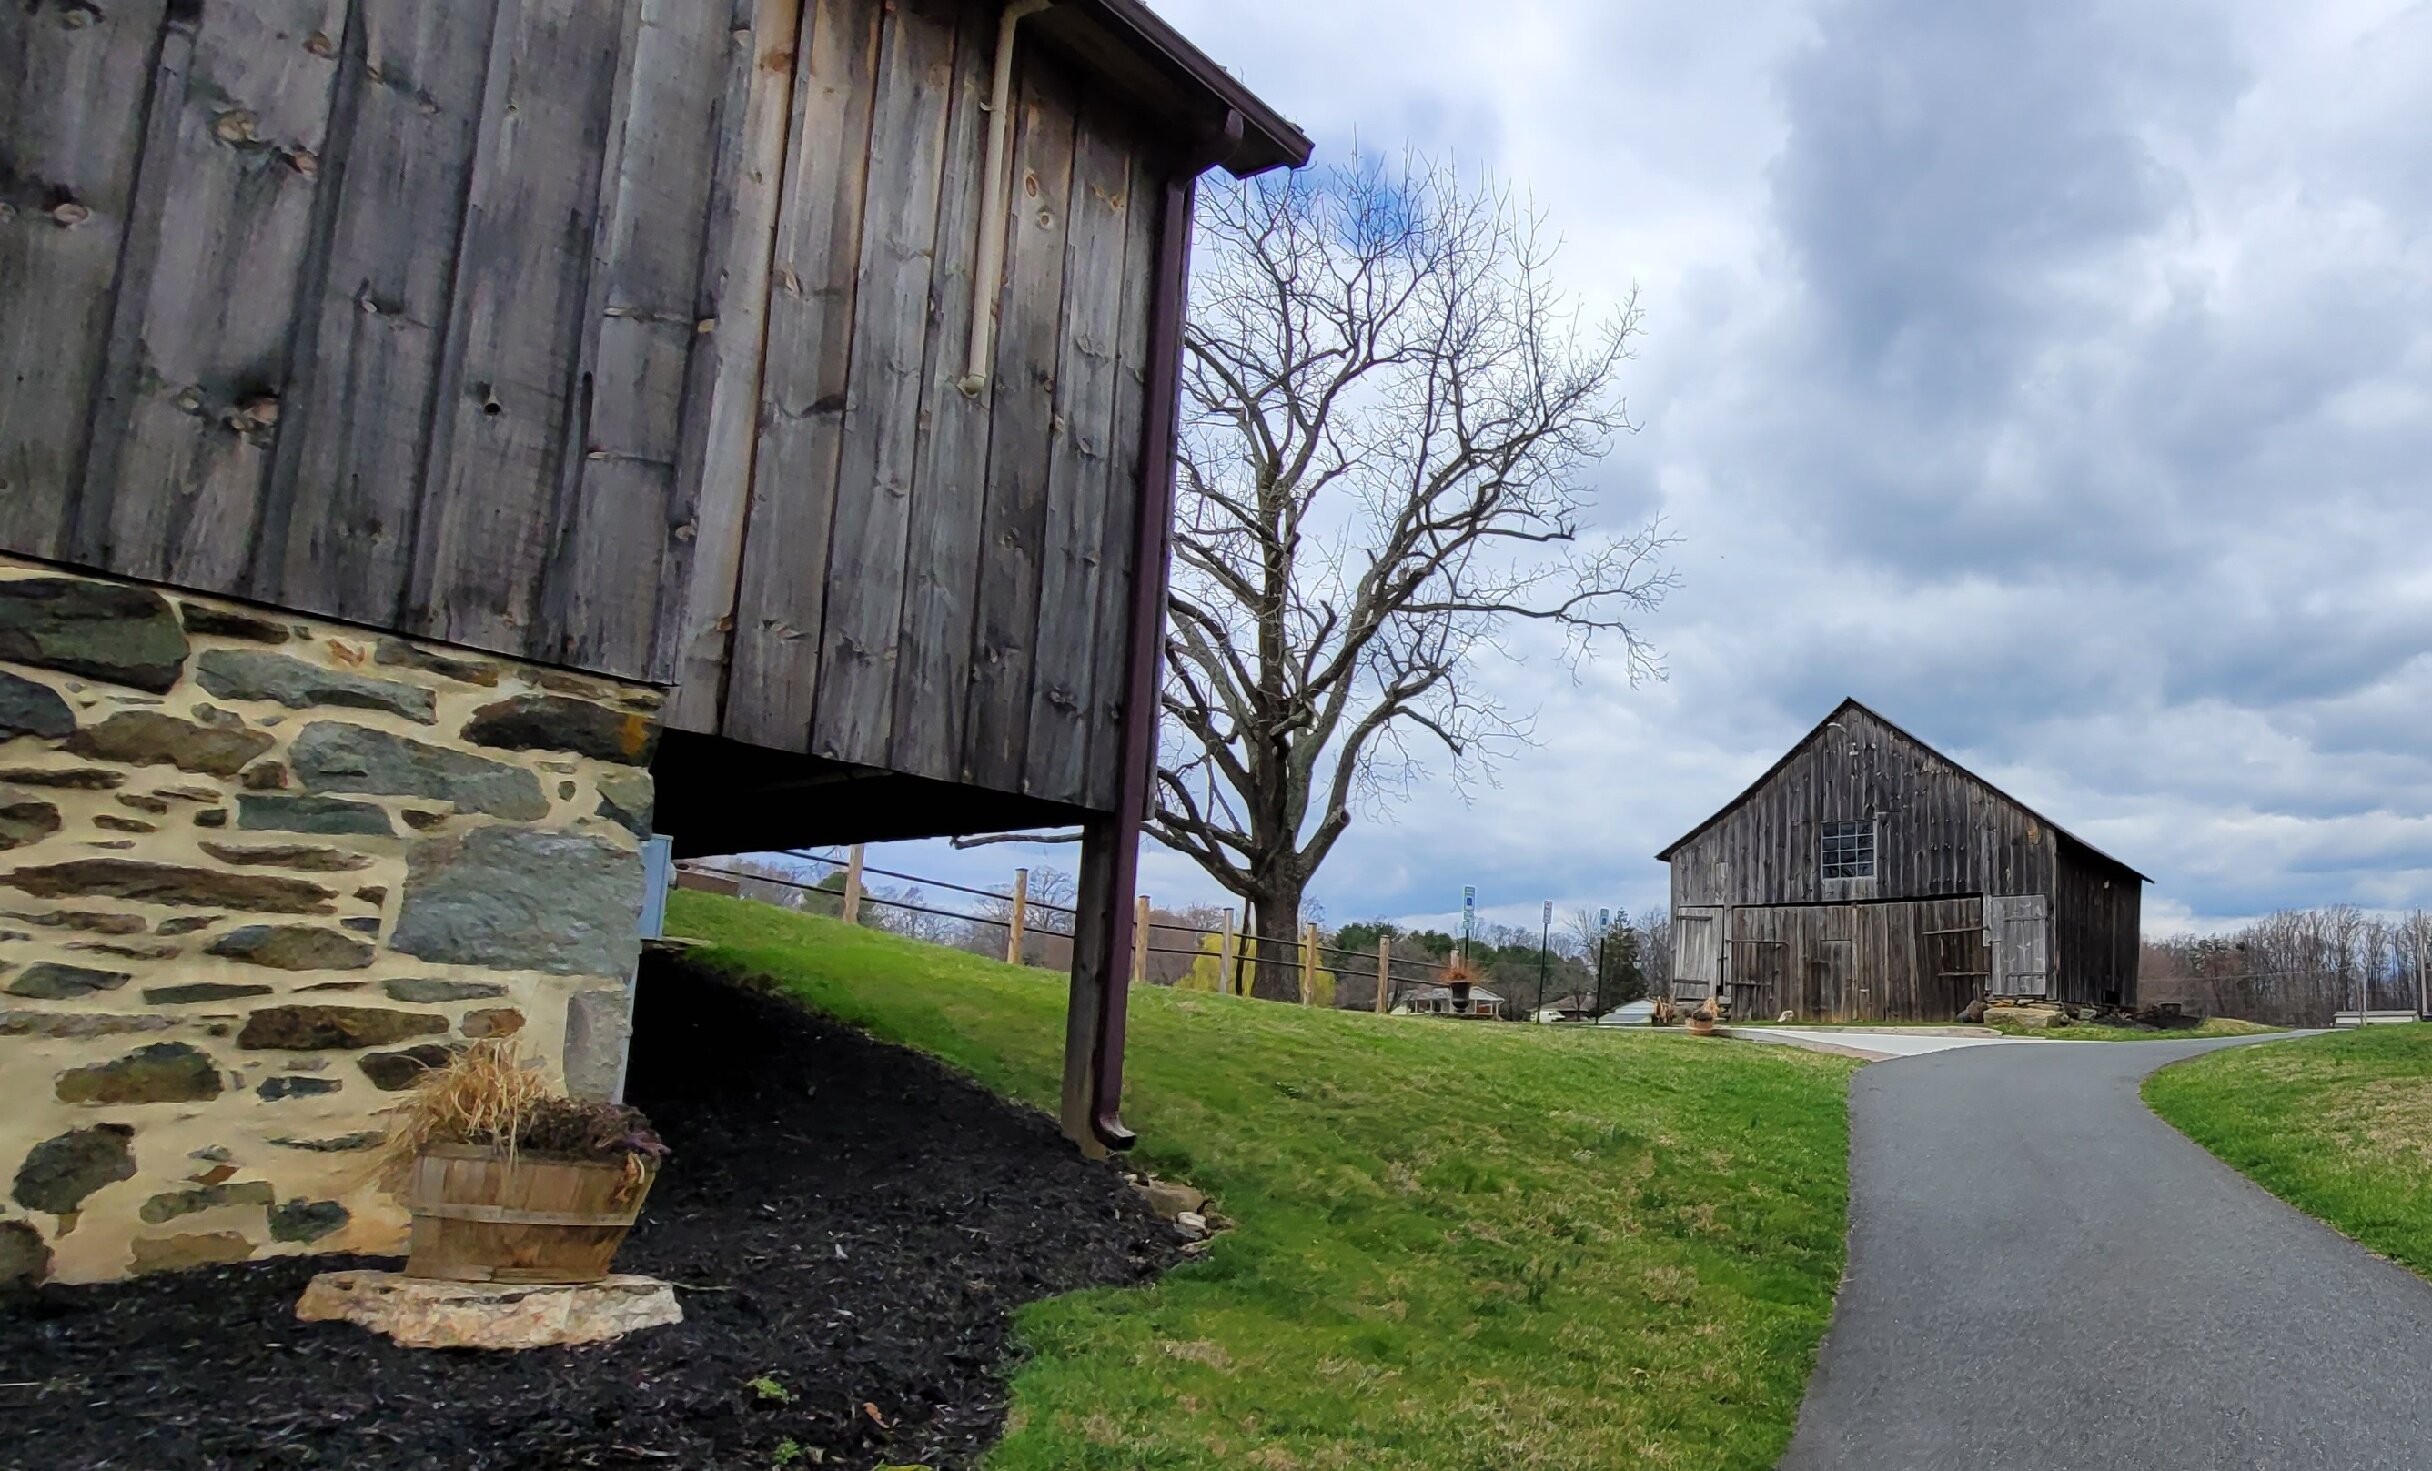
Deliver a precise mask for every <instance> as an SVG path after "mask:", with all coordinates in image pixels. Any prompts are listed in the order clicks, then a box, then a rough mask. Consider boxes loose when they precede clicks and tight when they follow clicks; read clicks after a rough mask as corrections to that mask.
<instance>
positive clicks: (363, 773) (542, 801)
mask: <svg viewBox="0 0 2432 1471" xmlns="http://www.w3.org/2000/svg"><path fill="white" fill-rule="evenodd" d="M287 760H288V765H289V766H290V767H291V768H292V769H293V770H294V772H295V775H296V779H297V780H298V781H300V782H302V783H303V785H304V789H305V790H306V791H310V792H368V793H372V794H375V795H378V796H388V797H429V798H432V799H434V800H438V801H444V802H453V803H455V804H456V806H457V807H459V808H461V809H463V810H465V811H468V812H483V813H487V814H489V815H490V816H492V817H504V818H508V819H511V820H513V821H517V822H530V821H534V820H537V819H539V818H543V817H546V816H548V815H549V799H548V797H547V796H545V795H544V794H543V793H542V792H541V789H540V778H539V777H537V776H535V775H533V774H532V773H531V772H529V771H526V770H524V769H523V768H522V767H520V766H509V765H506V764H505V763H503V762H498V761H489V760H485V759H483V758H482V757H479V756H472V755H468V754H466V753H465V752H463V751H455V750H450V749H448V748H447V747H445V746H433V745H426V744H424V743H423V742H421V741H416V740H408V739H407V738H406V737H404V736H400V735H391V734H390V733H389V732H387V731H384V730H374V729H372V728H371V727H370V726H367V725H349V724H345V723H343V722H340V721H332V720H316V721H314V722H313V723H312V724H310V725H307V726H306V727H304V730H303V733H302V734H300V735H298V736H297V737H296V740H295V744H294V746H293V747H291V748H290V749H289V751H288V753H287Z"/></svg>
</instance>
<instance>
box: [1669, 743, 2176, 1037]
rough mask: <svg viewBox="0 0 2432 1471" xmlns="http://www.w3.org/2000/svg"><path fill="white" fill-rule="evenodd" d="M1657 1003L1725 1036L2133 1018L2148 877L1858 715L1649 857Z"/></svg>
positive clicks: (1803, 746) (1800, 747)
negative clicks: (1830, 1027)
mask: <svg viewBox="0 0 2432 1471" xmlns="http://www.w3.org/2000/svg"><path fill="white" fill-rule="evenodd" d="M1656 856H1657V857H1659V858H1661V859H1663V860H1664V861H1665V862H1666V863H1668V864H1670V865H1671V870H1672V926H1673V930H1672V933H1673V942H1672V953H1673V963H1672V990H1673V995H1674V997H1675V998H1676V999H1679V1000H1695V999H1701V998H1703V997H1705V996H1708V995H1710V994H1712V993H1713V991H1714V988H1715V987H1716V986H1718V985H1720V986H1723V987H1726V988H1727V991H1728V997H1729V1000H1730V1002H1731V1011H1732V1014H1733V1015H1734V1016H1741V1017H1749V1016H1759V1017H1771V1016H1775V1015H1777V1014H1779V1013H1781V1012H1785V1011H1789V1012H1795V1013H1797V1014H1798V1015H1799V1016H1800V1017H1801V1018H1802V1019H1808V1020H1819V1021H1824V1020H1830V1021H1857V1020H1886V1021H1894V1020H1897V1021H1910V1020H1917V1021H1924V1020H1943V1019H1948V1018H1949V1017H1951V1016H1952V1015H1954V1014H1955V1013H1957V1012H1958V1011H1960V1010H1961V1009H1963V1008H1964V1007H1966V1006H1967V1004H1968V1003H1969V1002H1970V1001H1973V1000H1974V999H1976V998H1977V997H1979V996H1988V995H1989V996H2019V997H2047V998H2050V999H2053V1000H2058V1001H2065V1002H2073V1003H2080V1004H2084V1005H2114V1006H2132V1005H2134V1004H2135V1003H2136V968H2137V932H2138V922H2139V917H2140V913H2139V912H2140V909H2141V906H2142V902H2143V897H2144V885H2145V883H2146V882H2147V880H2146V877H2145V875H2143V874H2141V873H2139V872H2137V871H2136V870H2135V869H2133V868H2130V867H2129V866H2128V865H2126V864H2124V863H2122V862H2120V861H2119V860H2118V859H2116V858H2113V857H2111V856H2109V855H2108V854H2105V853H2103V852H2100V851H2099V850H2097V849H2096V848H2094V847H2093V846H2092V845H2091V844H2088V843H2087V842H2085V841H2084V840H2082V839H2080V838H2078V837H2075V836H2073V835H2072V834H2070V833H2067V832H2064V831H2062V830H2061V829H2060V828H2059V827H2058V826H2056V825H2055V824H2053V823H2052V822H2051V821H2050V820H2049V819H2048V818H2045V817H2044V816H2042V815H2041V814H2040V813H2038V812H2036V811H2035V810H2034V809H2032V808H2030V807H2028V806H2026V805H2025V804H2024V803H2022V802H2020V801H2019V800H2018V799H2017V798H2015V797H2012V796H2010V795H2009V794H2008V793H2006V792H2003V791H2001V790H2000V789H1999V788H1997V787H1995V786H1993V785H1992V784H1991V783H1990V782H1987V781H1985V780H1984V779H1983V778H1981V777H1979V776H1977V775H1975V774H1974V773H1973V772H1970V771H1968V770H1967V769H1966V768H1964V767H1962V766H1960V765H1959V764H1958V763H1957V762H1955V761H1952V760H1951V759H1950V758H1949V757H1947V756H1944V755H1943V754H1942V753H1940V752H1939V751H1936V750H1935V749H1934V748H1932V747H1931V746H1928V745H1927V744H1926V743H1925V742H1923V741H1921V740H1919V739H1917V738H1916V737H1915V736H1913V735H1910V734H1909V733H1908V732H1907V731H1905V730H1902V729H1901V728H1900V727H1899V726H1897V725H1894V724H1892V723H1891V722H1890V721H1889V720H1886V719H1884V718H1883V717H1882V716H1880V715H1878V714H1876V713H1875V712H1874V711H1872V710H1869V709H1868V708H1866V707H1865V706H1864V705H1861V704H1859V703H1858V702H1857V701H1856V700H1845V701H1843V702H1842V704H1841V706H1840V708H1838V709H1836V710H1834V711H1833V712H1832V714H1830V715H1829V716H1827V717H1825V719H1824V721H1823V722H1822V723H1821V724H1819V725H1817V726H1816V728H1815V729H1814V730H1811V731H1809V732H1808V733H1807V735H1806V737H1805V738H1804V739H1802V740H1800V741H1799V743H1798V744H1797V745H1795V746H1793V747H1792V748H1791V749H1790V751H1789V753H1788V754H1786V755H1785V756H1783V757H1782V759H1781V760H1779V761H1777V762H1775V763H1774V764H1773V766H1772V767H1771V768H1770V769H1768V770H1767V771H1766V772H1765V774H1764V775H1763V776H1760V777H1758V778H1757V779H1756V782H1755V783H1754V784H1753V785H1752V786H1750V787H1749V788H1748V789H1747V790H1746V791H1744V792H1742V793H1740V794H1739V795H1738V796H1737V797H1735V798H1733V799H1732V800H1731V801H1730V802H1729V803H1728V804H1727V805H1726V806H1724V807H1723V809H1722V810H1721V811H1719V812H1717V813H1715V814H1714V815H1713V816H1712V817H1709V818H1707V819H1706V820H1705V821H1704V822H1703V823H1700V824H1699V825H1698V826H1697V827H1696V828H1695V829H1694V830H1692V831H1691V832H1690V833H1689V834H1688V835H1687V836H1685V837H1683V838H1681V839H1680V840H1679V841H1678V842H1676V843H1674V844H1672V846H1670V847H1668V848H1666V849H1664V850H1663V852H1661V853H1659V854H1657V855H1656Z"/></svg>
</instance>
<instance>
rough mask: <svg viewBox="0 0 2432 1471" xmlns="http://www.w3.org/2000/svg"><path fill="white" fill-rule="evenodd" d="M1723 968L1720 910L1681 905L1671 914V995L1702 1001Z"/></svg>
mask: <svg viewBox="0 0 2432 1471" xmlns="http://www.w3.org/2000/svg"><path fill="white" fill-rule="evenodd" d="M1722 972H1723V911H1722V910H1720V909H1719V908H1718V909H1683V910H1681V911H1680V912H1679V913H1678V914H1675V915H1673V916H1672V999H1673V1000H1675V1001H1703V1000H1705V999H1706V998H1707V997H1708V996H1711V995H1713V994H1714V987H1715V985H1716V983H1718V982H1719V981H1721V980H1722Z"/></svg>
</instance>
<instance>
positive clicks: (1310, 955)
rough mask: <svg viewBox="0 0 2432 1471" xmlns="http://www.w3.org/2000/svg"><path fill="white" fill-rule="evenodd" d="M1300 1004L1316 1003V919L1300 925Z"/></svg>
mask: <svg viewBox="0 0 2432 1471" xmlns="http://www.w3.org/2000/svg"><path fill="white" fill-rule="evenodd" d="M1300 1004H1301V1005H1303V1006H1315V1005H1316V1004H1317V921H1316V920H1310V921H1308V922H1307V923H1306V924H1303V925H1302V926H1301V927H1300Z"/></svg>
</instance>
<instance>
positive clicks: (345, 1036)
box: [236, 1006, 448, 1052]
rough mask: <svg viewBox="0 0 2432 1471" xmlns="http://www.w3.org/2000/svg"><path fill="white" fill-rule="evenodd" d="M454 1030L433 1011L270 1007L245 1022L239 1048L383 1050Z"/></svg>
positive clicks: (287, 1050)
mask: <svg viewBox="0 0 2432 1471" xmlns="http://www.w3.org/2000/svg"><path fill="white" fill-rule="evenodd" d="M447 1029H448V1019H447V1018H446V1017H444V1016H439V1015H436V1014H434V1013H432V1012H427V1011H389V1010H386V1009H384V1008H381V1007H376V1006H265V1007H263V1008H262V1009H261V1010H259V1011H256V1012H255V1013H254V1014H253V1015H251V1016H249V1017H247V1018H245V1029H244V1030H243V1031H241V1032H239V1033H237V1038H236V1045H237V1046H239V1047H246V1048H253V1049H256V1050H273V1051H282V1052H322V1051H328V1050H332V1049H338V1048H346V1049H353V1048H360V1047H380V1046H385V1045H387V1044H389V1043H392V1042H402V1041H404V1040H406V1039H407V1038H408V1037H427V1036H430V1035H431V1034H433V1033H435V1032H444V1031H446V1030H447Z"/></svg>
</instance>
